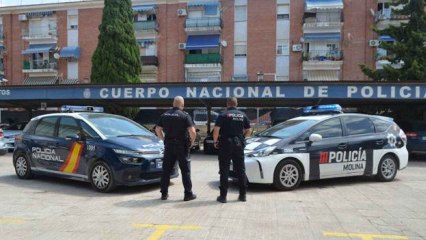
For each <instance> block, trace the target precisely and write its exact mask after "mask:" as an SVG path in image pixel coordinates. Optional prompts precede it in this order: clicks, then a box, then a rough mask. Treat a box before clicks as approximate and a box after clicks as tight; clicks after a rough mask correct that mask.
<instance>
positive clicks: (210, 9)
mask: <svg viewBox="0 0 426 240" xmlns="http://www.w3.org/2000/svg"><path fill="white" fill-rule="evenodd" d="M218 6H219V3H218V2H216V1H215V2H189V3H188V7H189V8H190V7H204V12H205V14H206V15H216V14H217V10H218Z"/></svg>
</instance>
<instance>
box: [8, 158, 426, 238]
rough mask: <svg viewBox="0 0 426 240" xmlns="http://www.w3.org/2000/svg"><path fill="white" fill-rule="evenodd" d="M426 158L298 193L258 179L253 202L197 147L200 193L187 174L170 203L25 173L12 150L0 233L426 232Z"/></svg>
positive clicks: (155, 189)
mask: <svg viewBox="0 0 426 240" xmlns="http://www.w3.org/2000/svg"><path fill="white" fill-rule="evenodd" d="M425 170H426V156H425V157H420V158H418V159H415V160H411V161H410V163H409V167H408V168H407V169H405V170H404V171H401V172H399V173H398V175H397V178H396V179H395V181H393V182H390V183H380V182H376V181H375V180H374V178H370V177H356V178H342V179H333V180H322V181H314V182H306V183H302V185H301V186H300V188H299V189H297V190H295V191H292V192H278V191H275V190H274V189H272V188H271V187H270V186H265V185H251V186H250V187H249V191H248V201H247V202H245V203H242V202H239V201H237V197H238V189H237V185H236V184H235V183H233V184H231V190H230V193H229V195H228V201H229V202H228V203H227V204H220V203H217V202H216V201H215V199H216V196H217V195H218V192H219V189H218V185H219V183H218V179H219V176H218V164H217V160H216V157H215V156H205V155H203V154H194V155H193V156H192V172H193V173H192V176H193V185H194V192H195V193H196V194H197V195H198V199H197V200H195V201H192V202H183V201H182V199H183V187H182V183H181V180H180V178H179V179H174V180H173V184H172V185H171V186H170V190H169V194H170V198H169V200H168V201H160V200H159V198H160V192H159V185H158V184H154V185H150V186H139V187H122V188H119V189H117V190H116V191H114V192H113V193H109V194H101V193H97V192H94V191H93V190H92V189H91V187H90V185H89V184H88V183H83V182H76V181H71V180H62V179H58V178H53V177H41V176H40V177H36V178H34V179H31V180H20V179H18V178H17V177H16V176H15V172H14V169H13V166H12V156H11V154H8V155H6V156H2V157H0V239H1V240H9V239H26V240H27V239H42V240H50V239H52V240H53V239H54V240H57V239H72V240H77V239H84V240H88V239H99V240H100V239H102V240H104V239H126V240H132V239H149V240H155V239H173V240H178V239H179V240H183V239H185V240H190V239H194V240H195V239H197V240H200V239H209V240H210V239H244V240H246V239H256V240H257V239H343V240H344V239H365V240H371V239H426V171H425Z"/></svg>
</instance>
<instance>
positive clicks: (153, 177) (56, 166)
mask: <svg viewBox="0 0 426 240" xmlns="http://www.w3.org/2000/svg"><path fill="white" fill-rule="evenodd" d="M63 110H64V111H72V112H70V113H55V114H48V115H43V116H39V117H36V118H33V119H32V120H31V121H30V122H29V123H28V125H27V126H26V127H25V129H24V131H23V133H22V135H20V136H18V137H17V138H16V146H15V151H14V154H13V165H14V167H15V171H16V174H17V176H18V177H19V178H21V179H28V178H30V177H32V176H33V174H47V175H54V176H59V177H63V178H68V179H74V180H80V181H86V182H90V183H91V185H92V187H93V188H94V189H95V190H97V191H99V192H109V191H111V190H113V189H114V188H115V187H116V186H117V185H127V186H131V185H143V184H149V183H155V182H159V181H160V177H161V173H162V161H163V152H164V144H163V142H162V141H161V140H160V139H158V138H157V137H156V136H155V135H154V134H152V133H151V132H150V131H148V130H147V129H145V128H144V127H142V126H140V125H139V124H137V123H135V122H133V121H131V120H129V119H127V118H125V117H121V116H117V115H111V114H105V113H102V112H100V111H101V110H102V109H99V108H94V107H78V106H67V107H63ZM177 176H178V171H177V169H176V168H175V169H174V171H173V174H172V177H177Z"/></svg>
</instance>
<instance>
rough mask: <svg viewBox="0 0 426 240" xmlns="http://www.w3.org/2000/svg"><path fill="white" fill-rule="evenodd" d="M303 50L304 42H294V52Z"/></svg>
mask: <svg viewBox="0 0 426 240" xmlns="http://www.w3.org/2000/svg"><path fill="white" fill-rule="evenodd" d="M302 50H303V48H302V44H293V52H301V51H302Z"/></svg>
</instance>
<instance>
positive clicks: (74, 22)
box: [68, 15, 78, 30]
mask: <svg viewBox="0 0 426 240" xmlns="http://www.w3.org/2000/svg"><path fill="white" fill-rule="evenodd" d="M68 29H70V30H76V29H78V16H77V15H70V16H68Z"/></svg>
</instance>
